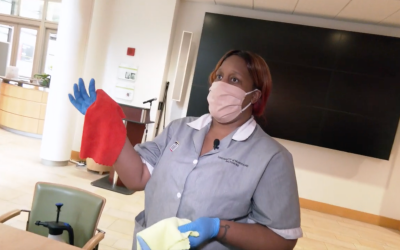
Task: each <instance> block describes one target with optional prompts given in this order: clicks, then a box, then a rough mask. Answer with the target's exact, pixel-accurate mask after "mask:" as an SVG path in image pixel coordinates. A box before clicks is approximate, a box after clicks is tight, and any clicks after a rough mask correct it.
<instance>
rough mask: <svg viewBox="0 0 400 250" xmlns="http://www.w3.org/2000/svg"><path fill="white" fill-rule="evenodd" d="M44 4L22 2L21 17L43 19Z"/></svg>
mask: <svg viewBox="0 0 400 250" xmlns="http://www.w3.org/2000/svg"><path fill="white" fill-rule="evenodd" d="M43 3H44V1H41V0H21V8H20V10H19V15H20V16H22V17H28V18H33V19H42V14H43V13H42V12H43Z"/></svg>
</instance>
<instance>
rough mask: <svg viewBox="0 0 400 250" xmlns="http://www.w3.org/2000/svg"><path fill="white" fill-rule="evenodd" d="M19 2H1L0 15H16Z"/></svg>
mask: <svg viewBox="0 0 400 250" xmlns="http://www.w3.org/2000/svg"><path fill="white" fill-rule="evenodd" d="M16 10H17V1H16V0H0V13H1V14H7V15H16V12H17V11H16Z"/></svg>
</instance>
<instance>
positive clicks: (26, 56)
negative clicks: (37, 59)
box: [17, 28, 37, 77]
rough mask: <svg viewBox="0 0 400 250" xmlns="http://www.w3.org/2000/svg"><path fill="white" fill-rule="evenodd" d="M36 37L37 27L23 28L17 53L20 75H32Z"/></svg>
mask: <svg viewBox="0 0 400 250" xmlns="http://www.w3.org/2000/svg"><path fill="white" fill-rule="evenodd" d="M36 38H37V30H36V29H29V28H21V31H20V35H19V44H18V54H17V67H18V69H19V75H20V76H24V77H31V75H32V68H33V57H34V55H35V47H36Z"/></svg>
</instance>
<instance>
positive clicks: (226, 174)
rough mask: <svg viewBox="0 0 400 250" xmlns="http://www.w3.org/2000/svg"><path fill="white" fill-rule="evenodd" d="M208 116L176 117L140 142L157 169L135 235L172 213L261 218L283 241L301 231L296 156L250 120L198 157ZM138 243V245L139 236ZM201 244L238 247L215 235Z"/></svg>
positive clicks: (243, 219) (150, 165)
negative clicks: (294, 161) (151, 139)
mask: <svg viewBox="0 0 400 250" xmlns="http://www.w3.org/2000/svg"><path fill="white" fill-rule="evenodd" d="M211 120H212V118H211V116H210V115H209V114H206V115H204V116H202V117H200V118H192V117H187V118H183V119H179V120H175V121H173V122H171V123H170V125H169V126H168V127H167V128H166V129H164V131H163V132H162V134H160V135H159V136H158V137H157V138H155V139H154V140H153V141H151V142H145V143H143V144H139V145H136V146H135V150H136V151H137V152H138V153H139V155H140V156H141V157H142V159H143V161H144V162H145V163H146V164H147V166H148V168H149V170H150V172H151V173H152V176H151V178H150V179H149V181H148V183H147V185H146V188H145V211H143V212H141V213H140V214H139V215H138V216H137V217H136V223H135V232H134V236H136V234H137V233H138V232H140V231H141V230H143V229H144V228H146V227H149V226H151V225H153V224H155V223H157V222H158V221H161V220H163V219H166V218H170V217H178V218H186V219H189V220H192V221H194V220H196V219H198V218H199V217H215V218H220V219H221V220H233V221H237V222H240V223H259V224H262V225H265V226H267V227H268V228H270V229H271V230H273V231H274V232H275V233H277V234H279V235H281V236H282V237H284V238H286V239H297V238H300V237H301V236H302V230H301V228H300V205H299V197H298V191H297V182H296V176H295V171H294V166H293V160H292V156H291V154H290V153H289V152H288V151H287V150H286V149H285V148H284V147H283V146H282V145H280V144H279V143H278V142H276V141H275V140H274V139H272V138H271V137H270V136H268V135H267V134H266V133H265V132H264V131H263V130H262V129H261V127H260V126H258V125H257V124H256V122H255V120H254V119H253V118H251V119H249V121H247V122H246V123H245V124H243V125H242V126H241V127H240V128H238V129H236V130H235V131H234V132H232V133H231V134H230V135H228V136H227V137H225V138H224V139H222V140H221V139H220V145H219V148H218V149H214V150H211V151H210V152H208V153H206V154H204V155H202V156H200V152H201V149H202V146H203V141H204V138H205V136H206V134H207V132H208V130H209V129H210V125H211ZM133 249H136V237H134V242H133ZM201 249H212V250H218V249H221V250H222V249H235V248H233V247H231V246H228V245H224V244H221V243H219V242H218V241H216V240H212V241H210V242H207V243H206V244H204V246H202V247H201Z"/></svg>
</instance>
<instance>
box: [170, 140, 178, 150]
mask: <svg viewBox="0 0 400 250" xmlns="http://www.w3.org/2000/svg"><path fill="white" fill-rule="evenodd" d="M178 147H179V142H178V141H176V142H174V144H172V146H171V147H170V148H169V150H170V151H171V152H174V151H175V149H177V148H178Z"/></svg>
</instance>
